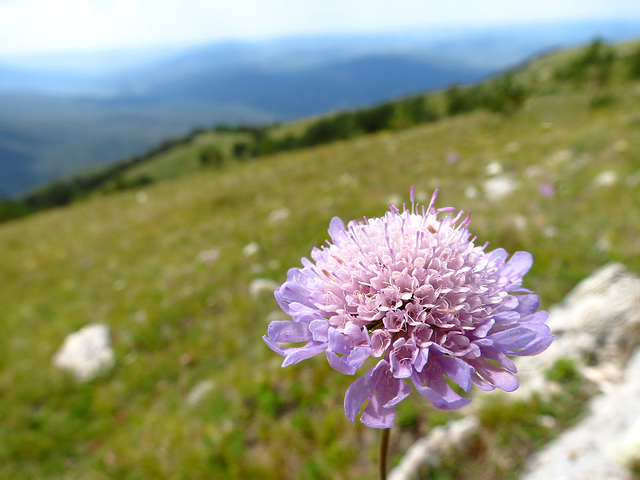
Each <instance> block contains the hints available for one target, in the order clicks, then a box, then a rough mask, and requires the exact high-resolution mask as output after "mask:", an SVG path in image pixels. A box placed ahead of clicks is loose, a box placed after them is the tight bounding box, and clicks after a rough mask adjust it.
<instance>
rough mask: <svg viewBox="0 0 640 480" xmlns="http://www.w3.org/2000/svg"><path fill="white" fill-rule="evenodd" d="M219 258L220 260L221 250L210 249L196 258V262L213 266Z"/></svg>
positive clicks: (203, 251)
mask: <svg viewBox="0 0 640 480" xmlns="http://www.w3.org/2000/svg"><path fill="white" fill-rule="evenodd" d="M218 258H220V249H219V248H210V249H209V250H202V251H201V252H200V253H199V254H198V256H197V257H196V260H198V261H200V262H203V263H207V264H211V263H213V262H215V261H216V260H217V259H218Z"/></svg>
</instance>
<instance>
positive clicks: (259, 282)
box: [249, 278, 280, 298]
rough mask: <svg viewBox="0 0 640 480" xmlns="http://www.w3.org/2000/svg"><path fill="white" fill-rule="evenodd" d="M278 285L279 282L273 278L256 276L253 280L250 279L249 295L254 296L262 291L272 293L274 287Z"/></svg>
mask: <svg viewBox="0 0 640 480" xmlns="http://www.w3.org/2000/svg"><path fill="white" fill-rule="evenodd" d="M279 286H280V284H279V283H277V282H275V281H273V280H270V279H268V278H256V279H255V280H252V281H251V283H250V284H249V295H251V296H252V297H254V298H256V297H258V296H259V295H260V294H261V293H262V292H269V293H273V292H274V291H275V289H276V288H278V287H279Z"/></svg>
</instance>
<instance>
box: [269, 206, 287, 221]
mask: <svg viewBox="0 0 640 480" xmlns="http://www.w3.org/2000/svg"><path fill="white" fill-rule="evenodd" d="M289 214H290V212H289V209H288V208H287V207H282V208H279V209H277V210H273V211H272V212H271V213H270V214H269V221H270V222H271V223H280V222H282V221H284V220H286V219H287V218H289Z"/></svg>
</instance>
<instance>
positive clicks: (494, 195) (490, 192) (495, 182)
mask: <svg viewBox="0 0 640 480" xmlns="http://www.w3.org/2000/svg"><path fill="white" fill-rule="evenodd" d="M483 187H484V194H485V196H486V197H487V199H488V200H491V201H492V202H497V201H499V200H502V199H503V198H505V197H506V196H507V195H509V194H511V192H513V191H514V190H515V189H516V188H518V183H517V182H516V181H515V180H514V179H513V178H511V177H510V176H509V175H501V176H499V177H494V178H490V179H488V180H487V181H485V182H484V185H483Z"/></svg>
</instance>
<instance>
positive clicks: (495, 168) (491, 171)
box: [484, 160, 502, 176]
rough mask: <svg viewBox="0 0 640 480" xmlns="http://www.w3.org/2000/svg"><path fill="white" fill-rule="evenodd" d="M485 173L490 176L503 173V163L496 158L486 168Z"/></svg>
mask: <svg viewBox="0 0 640 480" xmlns="http://www.w3.org/2000/svg"><path fill="white" fill-rule="evenodd" d="M484 173H485V174H487V175H488V176H493V175H499V174H501V173H502V165H501V164H500V162H498V161H497V160H494V161H493V162H491V163H490V164H489V165H487V166H486V167H485V168H484Z"/></svg>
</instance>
